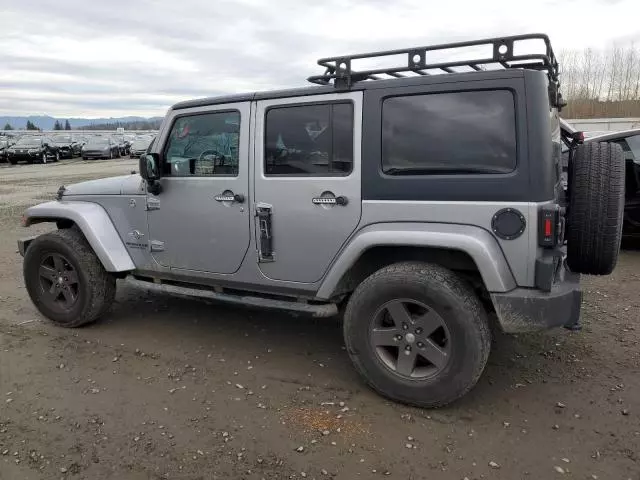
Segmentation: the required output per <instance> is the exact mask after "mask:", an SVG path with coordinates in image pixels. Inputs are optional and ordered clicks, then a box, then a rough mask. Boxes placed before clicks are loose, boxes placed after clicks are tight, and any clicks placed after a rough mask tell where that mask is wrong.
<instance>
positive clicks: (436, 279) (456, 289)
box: [344, 262, 491, 407]
mask: <svg viewBox="0 0 640 480" xmlns="http://www.w3.org/2000/svg"><path fill="white" fill-rule="evenodd" d="M398 305H400V307H398ZM392 312H394V313H392ZM405 314H407V315H408V316H407V315H405ZM399 318H400V319H401V318H404V319H406V321H402V320H400V321H398V319H399ZM380 321H382V323H380ZM405 325H406V327H405ZM396 329H399V330H398V331H397V332H396V331H395V330H396ZM429 332H431V333H429ZM390 334H391V337H389V335H390ZM380 335H382V337H381V336H380ZM400 337H402V338H400ZM344 338H345V343H346V345H347V351H348V352H349V356H350V357H351V360H352V361H353V363H354V365H355V368H356V370H357V371H358V372H359V373H360V374H361V375H362V376H363V377H364V379H365V381H366V382H367V383H368V384H369V385H370V386H371V387H372V388H373V389H374V390H376V391H377V392H379V393H381V394H382V395H384V396H385V397H388V398H390V399H392V400H396V401H399V402H402V403H407V404H410V405H416V406H419V407H440V406H443V405H446V404H448V403H450V402H453V401H454V400H456V399H458V398H460V397H461V396H463V395H464V394H465V393H467V392H468V391H469V390H470V389H471V388H472V387H473V386H474V385H475V384H476V382H477V381H478V379H479V378H480V375H481V374H482V371H483V370H484V367H485V365H486V363H487V359H488V357H489V350H490V347H491V333H490V330H489V324H488V320H487V316H486V313H485V310H484V309H483V307H482V304H481V303H480V300H479V299H478V297H477V296H476V295H475V293H474V292H473V290H472V289H471V287H470V286H468V285H467V284H466V283H465V282H464V281H463V280H462V279H461V278H460V277H459V276H458V275H456V274H455V273H453V272H452V271H450V270H448V269H446V268H443V267H441V266H439V265H434V264H428V263H420V262H405V263H397V264H393V265H390V266H388V267H385V268H383V269H381V270H379V271H377V272H376V273H374V274H373V275H371V276H370V277H369V278H367V279H366V280H364V281H363V282H362V283H361V284H360V285H359V286H358V287H357V288H356V290H355V292H354V293H353V295H352V296H351V299H350V300H349V303H348V305H347V308H346V311H345V316H344ZM395 342H397V347H396V345H395ZM389 343H391V345H387V344H389ZM382 344H384V345H382ZM396 349H397V354H396ZM407 352H408V353H407ZM394 356H395V357H397V358H395V359H394ZM405 357H406V358H405ZM414 359H415V360H414ZM401 362H402V363H401ZM407 362H409V363H410V365H411V366H410V367H409V368H407Z"/></svg>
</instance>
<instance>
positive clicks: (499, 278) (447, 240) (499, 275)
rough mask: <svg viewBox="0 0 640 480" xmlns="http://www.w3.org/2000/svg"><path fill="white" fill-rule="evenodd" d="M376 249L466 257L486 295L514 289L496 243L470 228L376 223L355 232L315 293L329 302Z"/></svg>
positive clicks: (476, 229)
mask: <svg viewBox="0 0 640 480" xmlns="http://www.w3.org/2000/svg"><path fill="white" fill-rule="evenodd" d="M377 246H411V247H425V248H429V247H432V248H447V249H451V250H460V251H462V252H465V253H467V254H468V255H469V256H470V257H471V258H472V259H473V261H474V262H475V264H476V266H477V267H478V270H479V271H480V275H481V276H482V280H483V281H484V284H485V287H486V288H487V290H488V291H489V292H508V291H510V290H513V289H514V288H516V282H515V279H514V277H513V273H512V272H511V270H510V268H509V264H508V263H507V260H506V258H505V256H504V253H503V252H502V250H501V249H500V246H499V245H498V242H497V241H496V239H495V238H494V237H493V236H492V235H491V234H490V233H489V232H487V231H486V230H484V229H482V228H479V227H475V226H472V225H455V224H447V223H379V224H374V225H369V226H367V227H365V228H363V229H362V230H360V231H359V232H357V233H356V234H355V235H354V236H353V237H352V238H351V240H350V241H349V243H348V244H347V245H346V246H345V247H344V248H343V250H342V251H341V252H340V254H339V255H338V256H337V257H336V259H335V260H334V262H333V265H332V266H331V268H330V270H329V272H328V273H327V275H326V276H325V278H324V280H323V281H322V283H321V285H320V289H319V290H318V292H317V295H316V297H318V298H324V299H327V298H331V295H332V294H333V292H334V291H335V288H336V287H337V285H338V283H339V282H340V279H341V278H342V276H343V275H344V274H345V273H346V272H347V271H348V270H349V268H351V266H352V265H354V264H355V262H356V261H357V260H358V258H360V256H361V255H362V254H363V253H364V252H365V251H366V250H368V249H370V248H372V247H377Z"/></svg>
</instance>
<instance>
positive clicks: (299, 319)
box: [89, 285, 572, 416]
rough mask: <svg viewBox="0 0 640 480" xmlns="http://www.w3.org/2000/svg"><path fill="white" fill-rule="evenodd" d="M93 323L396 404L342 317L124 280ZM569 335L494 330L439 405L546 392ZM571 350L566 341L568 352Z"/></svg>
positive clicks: (183, 351) (152, 344) (166, 348)
mask: <svg viewBox="0 0 640 480" xmlns="http://www.w3.org/2000/svg"><path fill="white" fill-rule="evenodd" d="M94 329H95V330H96V331H95V333H91V336H92V337H93V336H94V335H95V337H99V338H101V339H102V341H104V342H112V343H114V344H116V343H117V342H124V341H126V340H127V338H136V339H142V340H141V341H142V342H143V343H144V345H140V346H139V347H140V348H143V349H145V351H149V350H153V351H156V352H160V353H161V354H162V355H163V357H167V356H171V355H174V356H176V357H179V358H180V359H186V358H190V359H191V361H194V358H193V356H194V355H193V353H194V352H201V351H202V352H207V351H209V352H216V354H218V355H223V356H224V357H225V359H226V361H227V362H229V361H231V362H233V361H237V362H246V360H247V359H252V358H254V357H256V356H258V357H260V356H264V355H265V354H266V353H268V354H269V356H268V358H269V362H268V365H263V368H264V375H266V376H267V377H273V378H276V379H278V380H281V381H284V382H288V383H293V384H301V385H311V386H315V387H317V388H329V389H334V390H339V391H342V392H343V393H344V394H348V395H349V396H352V397H353V396H356V397H361V400H362V402H363V403H367V402H368V403H371V402H374V403H378V404H386V405H390V404H389V403H388V402H387V401H386V400H384V399H382V397H378V396H377V395H376V394H375V393H373V392H372V391H371V390H370V389H369V388H368V387H367V386H366V385H365V383H364V382H363V381H362V379H361V378H360V377H359V376H358V374H357V373H356V371H355V370H354V368H352V366H351V362H350V360H349V357H348V355H347V352H346V351H345V348H344V342H343V338H342V324H341V319H340V318H331V319H313V318H311V317H308V316H305V315H297V314H292V313H287V312H281V311H275V310H274V311H265V310H256V309H250V308H244V307H231V306H227V305H224V304H220V303H215V302H210V301H202V300H199V299H191V298H182V297H176V296H169V295H163V294H158V293H156V292H150V291H145V290H142V289H138V288H134V287H130V286H125V285H123V288H120V290H119V295H118V298H117V303H116V305H115V307H114V310H113V312H112V313H111V314H110V315H109V316H108V317H107V318H105V319H104V320H103V321H102V322H99V323H98V324H96V325H94V326H93V327H91V328H90V329H89V330H91V331H93V330H94ZM570 335H571V334H569V333H568V332H565V331H563V330H557V331H554V332H551V333H541V334H534V335H522V336H513V335H506V334H503V333H500V332H495V334H494V340H493V345H492V352H491V356H490V359H489V362H488V365H487V368H486V370H485V372H484V374H483V376H482V377H481V379H480V381H479V383H478V385H477V386H476V388H475V389H473V390H472V391H471V392H470V393H469V394H467V395H466V396H465V397H464V398H463V399H461V400H460V401H458V402H455V403H454V404H452V405H451V406H449V407H447V408H445V409H443V410H441V411H443V412H444V411H446V412H448V413H449V414H451V415H453V416H459V415H463V416H464V415H465V414H468V413H469V411H475V410H490V409H492V408H496V406H498V405H504V403H505V401H508V400H509V398H511V397H514V396H515V397H518V396H519V394H520V391H521V390H524V388H525V387H526V389H527V392H528V394H531V393H533V392H532V390H535V389H540V391H539V392H537V393H535V395H534V396H535V397H540V396H544V389H545V388H546V386H545V385H544V382H543V381H540V379H541V378H542V377H543V376H544V377H545V378H553V377H562V370H563V369H564V366H563V364H562V362H552V361H551V362H550V361H549V358H548V356H547V353H548V352H549V351H551V350H553V348H554V346H555V345H557V341H558V338H561V337H563V336H570ZM136 341H138V340H136ZM569 343H570V341H569ZM131 347H138V345H136V346H134V345H132V346H131ZM571 351H572V349H571V348H570V347H569V349H568V350H567V345H565V346H564V349H563V352H564V353H563V354H564V355H570V352H571ZM196 360H197V359H196ZM553 369H556V370H557V371H555V372H554V371H553ZM311 373H313V377H312V378H310V377H311ZM545 381H546V380H545ZM390 406H391V408H396V407H397V405H390Z"/></svg>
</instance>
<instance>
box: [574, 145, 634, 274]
mask: <svg viewBox="0 0 640 480" xmlns="http://www.w3.org/2000/svg"><path fill="white" fill-rule="evenodd" d="M624 169H625V164H624V158H623V153H622V149H621V148H620V146H619V145H616V144H614V143H585V144H584V145H580V146H578V148H577V150H576V153H575V155H574V156H573V161H572V165H570V167H569V208H568V212H567V236H566V238H567V262H568V264H569V268H571V270H573V271H574V272H577V273H586V274H592V275H608V274H609V273H611V272H612V271H613V269H614V268H615V266H616V263H617V261H618V252H619V250H620V241H621V239H622V223H623V221H622V216H623V213H624V182H625V171H624Z"/></svg>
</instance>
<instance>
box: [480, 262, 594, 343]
mask: <svg viewBox="0 0 640 480" xmlns="http://www.w3.org/2000/svg"><path fill="white" fill-rule="evenodd" d="M560 278H561V281H559V282H557V283H554V284H553V286H552V287H551V291H549V292H545V291H542V290H539V289H531V288H516V289H515V290H512V291H510V292H506V293H492V294H491V299H492V300H493V305H494V307H495V309H496V314H497V315H498V320H499V321H500V325H501V326H502V329H503V330H504V331H505V332H507V333H521V332H532V331H536V330H544V329H548V328H554V327H562V326H571V325H576V324H577V323H578V321H579V320H580V304H581V302H582V291H581V290H580V275H578V274H576V273H571V272H569V271H567V270H564V269H563V271H562V274H561V276H560Z"/></svg>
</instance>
